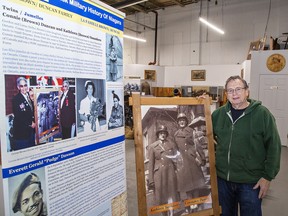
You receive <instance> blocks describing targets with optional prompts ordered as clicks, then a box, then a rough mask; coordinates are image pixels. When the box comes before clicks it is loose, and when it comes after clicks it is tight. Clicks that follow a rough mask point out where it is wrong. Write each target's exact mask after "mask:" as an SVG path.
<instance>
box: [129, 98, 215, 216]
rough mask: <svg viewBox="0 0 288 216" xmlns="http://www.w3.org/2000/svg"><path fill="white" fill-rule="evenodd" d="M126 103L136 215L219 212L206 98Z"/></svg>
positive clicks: (142, 99) (137, 99)
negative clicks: (130, 113) (130, 125)
mask: <svg viewBox="0 0 288 216" xmlns="http://www.w3.org/2000/svg"><path fill="white" fill-rule="evenodd" d="M130 102H131V104H132V106H133V119H134V127H135V132H134V140H135V145H136V169H137V182H138V201H139V203H138V205H139V215H149V216H152V215H156V216H162V215H174V216H180V215H184V214H185V215H199V214H201V215H211V214H212V213H213V212H219V211H220V210H219V203H218V194H217V193H218V192H217V183H216V181H217V180H216V170H215V158H214V157H215V156H214V153H215V152H214V144H213V137H212V129H211V128H212V123H211V114H210V105H209V103H210V102H209V99H208V98H207V99H196V98H168V97H165V98H164V97H157V98H147V97H140V95H139V94H132V99H131V101H130ZM143 197H145V199H143Z"/></svg>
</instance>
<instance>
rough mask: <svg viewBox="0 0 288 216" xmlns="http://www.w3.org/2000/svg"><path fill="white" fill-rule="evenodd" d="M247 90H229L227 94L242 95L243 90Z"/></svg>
mask: <svg viewBox="0 0 288 216" xmlns="http://www.w3.org/2000/svg"><path fill="white" fill-rule="evenodd" d="M243 89H245V88H240V87H238V88H235V89H227V94H233V93H234V92H235V94H240V93H241V92H242V90H243Z"/></svg>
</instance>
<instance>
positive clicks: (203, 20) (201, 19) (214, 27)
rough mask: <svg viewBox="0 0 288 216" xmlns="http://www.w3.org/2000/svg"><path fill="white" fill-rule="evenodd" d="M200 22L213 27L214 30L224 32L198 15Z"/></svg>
mask: <svg viewBox="0 0 288 216" xmlns="http://www.w3.org/2000/svg"><path fill="white" fill-rule="evenodd" d="M199 20H200V22H202V23H204V24H206V25H207V26H209V27H210V28H212V29H214V30H215V31H217V32H219V33H220V34H224V31H223V30H221V29H220V28H218V27H217V26H215V25H213V24H211V23H210V22H208V21H207V20H205V19H203V18H202V17H199Z"/></svg>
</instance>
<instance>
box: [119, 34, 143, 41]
mask: <svg viewBox="0 0 288 216" xmlns="http://www.w3.org/2000/svg"><path fill="white" fill-rule="evenodd" d="M123 37H124V38H128V39H131V40H136V41H140V42H143V43H146V39H143V38H137V37H133V36H130V35H125V34H124V35H123Z"/></svg>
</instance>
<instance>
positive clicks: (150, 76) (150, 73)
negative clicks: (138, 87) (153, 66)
mask: <svg viewBox="0 0 288 216" xmlns="http://www.w3.org/2000/svg"><path fill="white" fill-rule="evenodd" d="M144 79H145V80H150V81H156V71H155V70H145V71H144Z"/></svg>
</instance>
